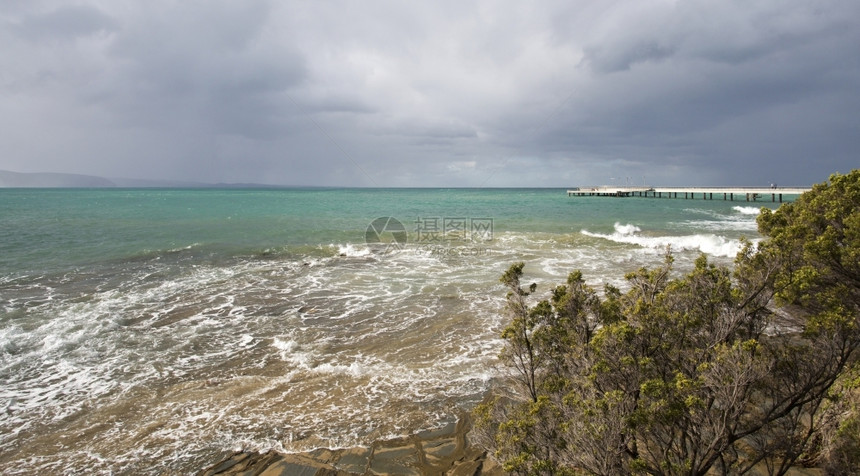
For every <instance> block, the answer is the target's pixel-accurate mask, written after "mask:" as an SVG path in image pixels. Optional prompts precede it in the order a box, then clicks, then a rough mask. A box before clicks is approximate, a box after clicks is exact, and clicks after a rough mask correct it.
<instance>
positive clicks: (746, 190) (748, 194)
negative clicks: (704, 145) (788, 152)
mask: <svg viewBox="0 0 860 476" xmlns="http://www.w3.org/2000/svg"><path fill="white" fill-rule="evenodd" d="M809 190H811V187H615V186H611V185H601V186H598V187H577V188H572V189H569V190H568V191H567V196H568V197H652V198H686V199H695V198H701V199H703V200H714V198H715V197H716V199H717V200H719V199H721V198H722V199H723V200H731V201H734V200H735V198H736V197H737V199H738V200H741V199H745V200H746V201H748V202H755V201H758V200H760V199H761V200H766V199H767V198H766V197H768V196H770V199H771V201H772V202H776V201H779V202H780V203H782V200H783V196H784V195H790V196H795V195H800V194H802V193H804V192H808V191H809Z"/></svg>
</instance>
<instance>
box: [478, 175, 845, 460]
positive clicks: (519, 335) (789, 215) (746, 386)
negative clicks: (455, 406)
mask: <svg viewBox="0 0 860 476" xmlns="http://www.w3.org/2000/svg"><path fill="white" fill-rule="evenodd" d="M858 210H860V171H854V172H852V173H850V174H847V175H839V174H836V175H833V176H832V177H831V179H830V183H828V184H821V185H817V186H816V187H814V189H813V190H812V191H811V192H808V193H806V194H804V195H803V196H801V197H800V198H799V199H798V200H797V201H796V202H794V203H792V204H786V205H783V206H782V207H781V208H780V209H779V210H777V211H775V212H769V211H766V210H764V211H763V212H762V215H761V216H760V218H759V228H760V230H761V232H762V234H764V235H765V236H766V239H765V240H764V241H763V242H761V243H760V244H759V245H758V246H757V247H754V246H752V245H751V244H747V245H746V246H745V248H744V249H743V251H742V252H741V253H739V255H738V257H737V260H736V263H735V268H734V271H730V270H729V269H726V268H724V267H717V266H714V265H712V264H710V263H708V261H707V259H706V258H705V257H704V256H702V257H700V258H699V259H698V260H697V261H696V263H695V269H694V270H693V271H692V272H691V273H689V274H687V275H686V276H683V277H681V278H675V279H673V278H672V277H671V276H672V274H671V269H672V257H671V255H670V254H668V253H667V255H666V259H665V263H664V264H663V266H661V267H659V268H657V269H652V270H649V269H640V270H639V271H636V272H633V273H630V274H628V275H627V277H626V278H627V281H628V284H629V291H627V292H625V293H622V292H620V291H619V290H618V289H616V288H613V287H611V286H607V287H606V288H605V290H604V292H603V295H602V297H601V296H600V295H598V293H597V292H595V290H593V289H592V288H590V287H589V286H587V285H586V284H585V281H584V280H583V277H582V275H581V273H579V272H573V273H571V274H570V276H569V277H568V279H567V282H566V283H565V284H564V285H561V286H558V287H557V288H555V289H554V290H552V293H551V297H550V298H549V299H546V300H541V301H539V302H537V303H535V304H533V305H530V304H529V303H530V302H532V301H530V297H529V295H530V294H532V293H533V292H534V291H535V286H534V285H531V286H529V287H528V288H524V287H523V285H522V278H523V268H524V264H523V263H517V264H515V265H513V266H511V268H510V269H509V270H508V271H507V272H506V273H505V275H504V276H503V277H502V279H501V281H502V282H503V283H504V284H505V286H506V287H507V289H508V301H507V302H508V311H509V313H510V317H511V322H510V324H509V325H508V327H507V328H506V329H505V330H504V333H503V335H502V337H503V338H504V340H505V347H504V349H503V351H502V354H501V357H502V360H503V362H504V363H506V364H507V365H508V366H509V367H510V368H511V369H512V382H513V385H512V387H511V390H512V391H511V392H509V394H507V395H505V396H504V397H501V396H500V397H498V398H496V399H495V400H494V401H492V402H490V403H488V404H486V405H483V406H481V407H479V409H478V410H477V413H478V427H479V428H478V430H477V431H476V435H477V437H478V438H479V439H480V442H481V443H483V444H485V445H486V446H487V447H488V448H491V449H492V450H493V454H494V455H495V457H496V458H498V459H499V460H500V461H501V462H502V463H503V465H504V467H505V469H506V470H507V471H510V472H512V473H515V474H605V475H615V474H689V475H702V474H706V473H708V472H709V471H710V472H717V473H722V474H743V473H746V472H749V471H750V470H752V468H753V467H755V468H756V470H757V471H761V470H765V471H767V472H768V473H769V474H784V473H785V472H786V471H787V470H788V468H789V467H790V466H791V465H794V464H803V463H817V464H822V465H824V466H825V467H827V468H828V469H829V470H830V471H831V472H833V473H839V472H840V471H845V470H847V472H851V471H852V468H853V469H857V465H858V463H860V444H858V443H860V441H858V436H857V431H858V429H860V423H858V421H860V420H858V418H857V411H856V410H857V400H858V398H857V391H856V389H857V386H858V381H857V378H856V376H855V377H851V374H849V373H848V370H849V369H850V368H851V365H852V363H853V360H854V359H855V354H856V353H857V349H858V346H860V331H858V315H860V211H858ZM777 305H779V306H780V307H779V308H777V307H776V306H777ZM774 309H776V310H775V311H774ZM837 382H838V385H836V383H837ZM840 458H841V459H840Z"/></svg>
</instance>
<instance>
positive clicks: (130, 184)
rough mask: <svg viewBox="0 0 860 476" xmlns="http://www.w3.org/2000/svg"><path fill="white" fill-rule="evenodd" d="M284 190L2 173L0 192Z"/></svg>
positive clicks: (49, 174)
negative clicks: (11, 189) (119, 189)
mask: <svg viewBox="0 0 860 476" xmlns="http://www.w3.org/2000/svg"><path fill="white" fill-rule="evenodd" d="M113 187H125V188H283V186H280V185H266V184H259V183H217V184H211V183H203V182H184V181H179V180H148V179H130V178H110V179H107V178H104V177H97V176H95V175H80V174H60V173H20V172H10V171H8V170H0V188H113Z"/></svg>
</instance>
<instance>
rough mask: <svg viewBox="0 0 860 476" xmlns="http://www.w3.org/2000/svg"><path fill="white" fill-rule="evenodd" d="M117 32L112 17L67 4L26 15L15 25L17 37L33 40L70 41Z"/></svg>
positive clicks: (95, 9)
mask: <svg viewBox="0 0 860 476" xmlns="http://www.w3.org/2000/svg"><path fill="white" fill-rule="evenodd" d="M116 29H117V23H116V21H115V20H114V19H113V18H112V17H110V16H109V15H106V14H105V13H104V12H102V11H101V10H99V9H97V8H95V7H92V6H88V5H64V6H60V7H58V8H56V9H54V10H51V11H49V12H46V13H33V14H29V15H26V16H24V17H23V18H22V19H21V20H20V21H18V22H16V23H14V30H15V31H16V32H17V34H18V35H20V36H21V37H24V38H27V39H30V40H54V41H62V40H70V39H74V38H76V37H82V36H87V35H92V34H95V33H99V32H110V31H115V30H116Z"/></svg>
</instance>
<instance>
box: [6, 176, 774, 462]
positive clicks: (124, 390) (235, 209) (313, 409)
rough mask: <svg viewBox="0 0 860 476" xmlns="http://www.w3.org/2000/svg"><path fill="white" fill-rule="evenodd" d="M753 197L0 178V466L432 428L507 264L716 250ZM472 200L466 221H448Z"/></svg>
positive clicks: (620, 270) (466, 395) (484, 363)
mask: <svg viewBox="0 0 860 476" xmlns="http://www.w3.org/2000/svg"><path fill="white" fill-rule="evenodd" d="M753 205H761V204H748V203H745V202H743V203H742V202H722V201H713V202H711V201H707V202H705V201H701V200H699V201H693V200H689V201H688V200H673V199H662V200H658V199H638V198H629V199H611V198H569V197H567V196H565V194H564V192H563V191H560V190H220V191H219V190H0V251H2V256H0V266H2V267H0V472H2V473H4V474H16V473H17V474H31V473H36V472H52V473H63V472H102V473H110V472H122V471H131V472H135V473H141V472H142V473H153V474H158V473H161V472H164V471H168V472H179V473H191V472H194V471H195V470H198V469H200V468H201V467H203V466H206V465H208V464H211V463H212V462H213V461H214V459H215V458H217V456H218V455H219V454H220V452H222V451H225V450H230V449H236V448H242V447H246V448H255V449H267V448H276V449H282V450H286V451H298V450H306V449H310V448H315V447H321V446H326V447H336V446H351V445H357V444H366V443H369V442H371V441H373V440H375V439H378V438H381V437H386V436H392V435H399V434H403V433H407V432H411V431H415V430H417V429H421V428H427V427H433V426H438V425H440V424H443V423H446V422H448V421H451V420H452V419H454V418H456V415H457V413H458V412H459V411H461V410H468V409H470V408H471V407H472V406H473V405H474V404H475V402H477V401H478V400H480V398H481V397H482V395H483V393H484V392H485V391H486V389H487V388H488V387H489V386H490V385H491V383H492V381H493V378H494V376H495V375H496V370H495V369H494V359H495V356H496V354H497V353H498V350H499V348H500V341H499V340H498V335H499V332H500V330H501V329H502V327H503V326H504V323H505V318H504V316H503V315H502V314H501V309H502V307H503V299H504V294H505V293H504V290H503V289H502V287H501V285H500V284H499V283H498V278H499V276H500V275H501V274H502V273H503V272H504V270H505V269H506V268H507V267H508V266H509V265H510V264H511V263H513V262H516V261H525V262H526V263H527V267H526V272H527V274H528V277H529V279H530V280H534V281H537V282H538V283H539V284H540V285H541V286H540V288H539V289H541V290H543V291H544V292H548V290H549V289H550V286H553V285H555V284H557V283H559V282H561V281H563V279H564V278H565V276H566V275H567V274H568V273H569V272H570V271H572V270H573V269H581V270H583V272H584V273H585V276H586V278H587V280H588V281H589V282H590V283H591V284H592V285H594V286H596V287H602V284H603V283H613V284H615V285H622V286H623V275H624V273H625V272H627V271H630V270H633V269H636V268H638V267H640V266H656V265H659V263H660V262H661V254H662V252H663V250H664V249H665V247H666V246H667V245H671V246H672V249H674V250H675V251H676V253H677V255H676V263H677V265H678V268H679V269H680V270H684V269H687V268H689V267H690V265H691V263H692V260H693V259H694V258H695V257H696V256H697V255H698V254H699V253H701V252H704V253H707V254H709V255H711V256H712V259H714V260H716V261H718V262H721V263H725V264H730V263H731V260H732V258H733V256H734V254H735V253H736V252H737V250H738V249H739V246H740V242H739V238H740V237H741V236H744V235H745V236H747V237H750V238H753V239H755V238H756V237H757V234H756V232H755V216H756V214H757V213H758V208H757V207H756V206H753ZM763 205H770V204H763ZM382 216H390V217H394V218H395V219H396V220H397V221H398V222H400V223H401V224H402V225H403V228H404V230H405V231H406V232H407V234H408V240H407V242H405V243H400V244H398V246H392V245H391V244H389V243H387V241H390V240H391V236H388V235H391V234H390V231H391V230H388V231H389V233H387V234H386V233H385V231H386V230H382V231H383V233H381V234H382V235H385V236H382V239H383V243H377V244H373V245H371V246H368V245H367V244H366V243H365V241H366V236H367V233H368V226H369V225H370V224H371V223H372V222H373V220H374V219H375V218H378V217H382ZM446 219H450V220H449V221H448V222H446V221H445V220H446ZM488 219H490V220H491V228H490V229H489V230H488V229H487V228H486V227H484V228H481V229H480V230H479V231H481V233H482V234H481V235H480V236H476V235H472V234H471V233H465V234H460V231H462V228H460V227H459V226H460V225H465V226H466V230H470V228H469V226H470V225H471V224H472V222H473V220H474V222H475V223H483V224H485V225H486V223H489V222H488ZM446 223H447V225H446ZM437 232H438V233H437ZM471 238H475V239H474V240H471Z"/></svg>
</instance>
